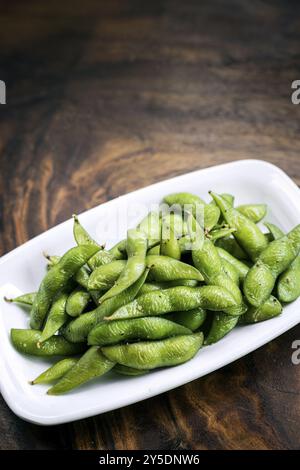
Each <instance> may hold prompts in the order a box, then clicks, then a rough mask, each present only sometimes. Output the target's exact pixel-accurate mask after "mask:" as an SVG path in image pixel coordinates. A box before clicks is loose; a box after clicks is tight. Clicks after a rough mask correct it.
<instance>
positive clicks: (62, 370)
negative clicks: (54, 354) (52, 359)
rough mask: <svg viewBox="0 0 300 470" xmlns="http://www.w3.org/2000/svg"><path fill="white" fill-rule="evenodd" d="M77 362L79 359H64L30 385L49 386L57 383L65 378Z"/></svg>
mask: <svg viewBox="0 0 300 470" xmlns="http://www.w3.org/2000/svg"><path fill="white" fill-rule="evenodd" d="M77 362H78V359H77V358H74V357H67V358H66V359H62V360H61V361H59V362H57V363H56V364H54V365H53V366H51V367H49V369H47V370H45V371H44V372H42V373H41V374H40V375H39V376H38V377H37V378H36V379H34V380H32V381H31V382H30V384H31V385H36V384H49V383H51V382H55V381H56V380H59V379H61V377H63V376H64V375H65V374H66V373H67V372H68V371H69V370H70V369H71V368H72V367H73V366H74V365H75V364H76V363H77Z"/></svg>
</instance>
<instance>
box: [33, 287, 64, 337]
mask: <svg viewBox="0 0 300 470" xmlns="http://www.w3.org/2000/svg"><path fill="white" fill-rule="evenodd" d="M68 297H69V293H68V292H64V291H63V292H61V293H60V294H58V296H57V297H56V299H55V300H54V301H53V303H52V305H51V308H50V311H49V314H48V316H47V319H46V322H45V326H44V328H43V331H42V334H41V337H40V340H39V344H41V343H44V342H45V341H46V340H47V339H49V338H51V336H53V335H55V333H56V332H57V331H58V330H59V329H60V328H61V327H62V326H63V325H64V324H65V323H66V321H67V319H68V314H67V312H66V303H67V300H68Z"/></svg>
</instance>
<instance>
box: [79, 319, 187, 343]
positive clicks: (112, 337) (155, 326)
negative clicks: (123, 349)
mask: <svg viewBox="0 0 300 470" xmlns="http://www.w3.org/2000/svg"><path fill="white" fill-rule="evenodd" d="M191 333H192V332H191V330H189V329H188V328H185V327H184V326H182V325H178V324H177V323H174V322H172V321H170V320H167V319H166V318H161V317H146V318H132V319H129V320H116V321H110V322H103V323H100V324H99V325H97V326H96V327H95V328H93V329H92V331H91V332H90V333H89V335H88V344H89V345H97V346H106V345H108V344H116V343H123V342H127V341H133V340H158V339H164V338H169V337H170V336H179V335H188V334H191Z"/></svg>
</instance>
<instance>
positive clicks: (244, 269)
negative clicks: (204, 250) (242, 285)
mask: <svg viewBox="0 0 300 470" xmlns="http://www.w3.org/2000/svg"><path fill="white" fill-rule="evenodd" d="M217 250H218V253H219V256H220V257H221V258H222V260H223V261H224V260H226V261H227V262H228V263H230V264H231V265H232V266H234V268H235V269H236V271H237V272H238V275H239V280H240V282H243V281H244V279H245V277H246V275H247V273H248V271H249V267H248V266H247V265H246V264H245V263H243V262H242V261H240V260H238V259H237V258H235V257H234V256H232V255H231V254H230V253H228V251H226V250H223V248H219V247H218V248H217Z"/></svg>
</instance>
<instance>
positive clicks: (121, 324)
mask: <svg viewBox="0 0 300 470" xmlns="http://www.w3.org/2000/svg"><path fill="white" fill-rule="evenodd" d="M209 194H210V197H211V201H210V202H209V203H206V202H205V201H203V200H202V199H201V198H199V197H198V196H196V195H193V194H189V193H175V194H170V195H168V196H166V197H165V198H164V200H163V203H164V206H165V207H167V208H169V210H167V211H162V209H161V208H160V209H159V210H157V211H152V212H150V213H149V214H148V215H147V216H146V217H145V218H144V219H143V220H142V221H141V222H140V223H139V225H138V226H137V227H136V228H135V229H130V230H128V232H127V239H126V240H122V241H121V242H119V243H118V244H117V245H115V246H114V247H113V248H111V249H109V250H107V249H105V248H104V247H103V246H100V245H99V244H98V243H97V242H96V241H94V240H93V239H92V238H91V236H90V235H89V234H88V233H87V231H86V230H85V229H84V227H83V226H82V225H81V224H80V221H79V220H78V218H77V217H76V216H74V226H73V227H74V228H73V232H74V238H75V242H76V246H75V247H73V248H71V249H70V250H69V251H67V252H66V253H65V254H64V255H63V256H61V257H59V256H55V255H51V256H47V260H48V266H47V273H46V275H45V277H44V279H43V280H42V282H41V284H40V286H39V289H38V291H37V292H35V293H30V294H25V295H22V296H19V297H17V298H15V299H9V300H10V301H12V302H18V303H20V304H24V305H27V306H29V308H30V329H12V330H11V340H12V344H13V345H14V347H15V348H16V349H17V350H18V351H19V352H21V353H24V354H29V355H33V356H41V357H52V356H61V357H63V358H62V359H60V360H59V361H58V362H57V363H55V364H54V365H52V366H51V367H50V368H49V369H47V370H46V371H45V372H43V373H42V374H41V375H39V377H37V378H36V379H35V380H33V381H32V382H31V383H32V384H42V383H46V384H52V386H51V388H50V389H49V390H48V392H47V393H48V394H50V395H59V394H63V393H66V392H69V391H70V390H72V389H74V388H76V387H78V386H80V385H82V384H83V383H86V382H87V381H89V380H91V379H93V378H96V377H100V376H102V375H103V374H105V373H106V372H108V371H110V370H112V371H113V372H115V373H117V374H122V375H127V376H137V375H140V374H145V373H147V372H149V371H150V370H152V369H155V368H160V367H166V366H175V365H177V364H181V363H184V362H186V361H188V360H190V359H191V358H192V357H194V356H195V354H196V353H197V352H198V350H199V349H200V348H201V347H202V346H203V345H210V344H213V343H215V342H217V341H219V340H220V339H221V338H223V337H224V336H225V335H226V334H228V333H229V332H230V331H231V330H232V329H233V328H234V327H235V326H236V325H245V324H249V323H255V322H259V321H263V320H268V319H270V318H273V317H275V316H277V315H279V314H280V313H281V311H282V305H283V304H284V303H288V302H292V301H294V300H295V299H296V298H297V297H298V296H299V295H300V255H299V252H300V225H298V226H297V227H295V228H294V229H293V230H292V231H290V232H289V233H287V234H285V233H283V231H282V230H281V229H280V228H279V227H277V226H275V225H274V224H271V223H267V222H266V223H265V224H264V225H265V227H266V230H264V232H265V233H264V232H263V231H262V229H261V228H260V226H258V225H257V224H258V222H261V221H262V219H263V218H264V217H265V216H266V213H267V206H266V205H265V204H248V205H242V206H237V207H235V204H234V197H233V196H232V195H230V194H222V195H219V194H216V193H213V192H210V193H209ZM198 213H201V214H202V217H201V221H200V219H199V217H198ZM6 300H8V299H6Z"/></svg>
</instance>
